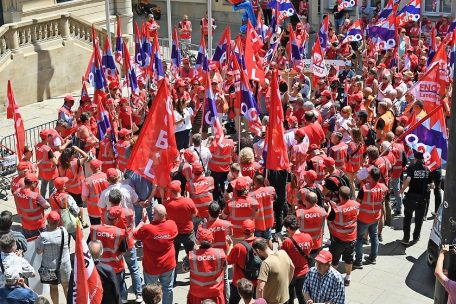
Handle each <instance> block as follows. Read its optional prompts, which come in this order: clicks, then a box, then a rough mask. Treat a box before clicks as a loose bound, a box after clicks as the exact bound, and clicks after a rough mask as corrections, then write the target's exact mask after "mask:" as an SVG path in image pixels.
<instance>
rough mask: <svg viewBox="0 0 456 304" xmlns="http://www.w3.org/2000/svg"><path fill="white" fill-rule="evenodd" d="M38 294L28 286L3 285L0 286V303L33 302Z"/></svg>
mask: <svg viewBox="0 0 456 304" xmlns="http://www.w3.org/2000/svg"><path fill="white" fill-rule="evenodd" d="M37 297H38V295H37V294H36V293H35V292H34V291H33V290H31V289H30V288H24V287H20V286H5V287H3V288H0V303H5V304H24V303H33V302H35V300H36V298H37Z"/></svg>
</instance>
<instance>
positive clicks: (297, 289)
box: [288, 276, 306, 304]
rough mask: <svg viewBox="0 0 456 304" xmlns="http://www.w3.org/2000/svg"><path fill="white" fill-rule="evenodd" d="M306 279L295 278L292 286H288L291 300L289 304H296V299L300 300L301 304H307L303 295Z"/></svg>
mask: <svg viewBox="0 0 456 304" xmlns="http://www.w3.org/2000/svg"><path fill="white" fill-rule="evenodd" d="M305 280H306V277H305V276H303V277H300V278H293V280H291V283H290V285H289V286H288V292H289V294H290V299H289V300H288V304H294V299H295V297H296V298H298V303H299V304H305V303H306V300H305V299H304V294H303V293H302V287H303V286H304V281H305Z"/></svg>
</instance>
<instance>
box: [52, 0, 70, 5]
mask: <svg viewBox="0 0 456 304" xmlns="http://www.w3.org/2000/svg"><path fill="white" fill-rule="evenodd" d="M70 1H73V0H55V2H56V3H57V4H58V3H63V2H70Z"/></svg>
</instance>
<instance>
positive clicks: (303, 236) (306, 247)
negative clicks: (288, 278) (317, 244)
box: [280, 233, 312, 278]
mask: <svg viewBox="0 0 456 304" xmlns="http://www.w3.org/2000/svg"><path fill="white" fill-rule="evenodd" d="M293 239H294V240H295V241H296V243H297V244H298V246H299V247H300V248H301V250H302V251H303V252H304V253H305V254H306V256H309V254H310V251H311V250H312V237H311V236H310V235H309V234H308V233H297V234H295V235H293ZM280 249H282V250H284V251H285V252H286V253H287V254H288V256H289V257H290V259H291V261H292V262H293V265H294V266H295V270H294V275H293V277H295V278H299V277H303V276H305V275H306V274H307V273H308V272H309V263H308V260H307V258H306V257H305V256H302V255H301V253H299V251H298V249H297V248H296V246H295V245H294V244H293V242H292V241H291V239H290V238H286V239H285V240H284V241H283V243H282V247H281V248H280Z"/></svg>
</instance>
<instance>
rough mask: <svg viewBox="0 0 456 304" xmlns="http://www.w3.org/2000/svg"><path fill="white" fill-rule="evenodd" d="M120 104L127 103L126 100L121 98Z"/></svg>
mask: <svg viewBox="0 0 456 304" xmlns="http://www.w3.org/2000/svg"><path fill="white" fill-rule="evenodd" d="M120 103H121V104H122V103H128V98H126V97H122V98H121V99H120Z"/></svg>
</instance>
